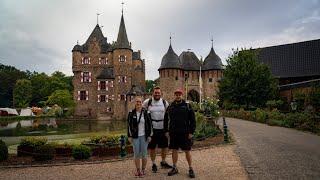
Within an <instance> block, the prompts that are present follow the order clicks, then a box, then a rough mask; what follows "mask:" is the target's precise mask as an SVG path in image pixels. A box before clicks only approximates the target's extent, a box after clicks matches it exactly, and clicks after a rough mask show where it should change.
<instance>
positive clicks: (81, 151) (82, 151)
mask: <svg viewBox="0 0 320 180" xmlns="http://www.w3.org/2000/svg"><path fill="white" fill-rule="evenodd" d="M90 156H91V149H90V148H89V147H88V146H85V145H76V146H74V147H73V148H72V157H73V158H74V159H78V160H81V159H89V158H90Z"/></svg>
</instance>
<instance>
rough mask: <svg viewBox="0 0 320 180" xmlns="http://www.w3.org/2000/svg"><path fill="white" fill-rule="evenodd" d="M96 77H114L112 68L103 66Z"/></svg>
mask: <svg viewBox="0 0 320 180" xmlns="http://www.w3.org/2000/svg"><path fill="white" fill-rule="evenodd" d="M97 79H114V74H113V68H104V69H103V70H102V71H101V73H100V74H99V75H98V76H97Z"/></svg>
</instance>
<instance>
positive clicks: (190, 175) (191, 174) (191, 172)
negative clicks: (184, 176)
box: [189, 169, 196, 178]
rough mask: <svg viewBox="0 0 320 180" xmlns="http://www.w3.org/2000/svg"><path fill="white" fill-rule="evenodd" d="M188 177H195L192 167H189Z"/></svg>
mask: <svg viewBox="0 0 320 180" xmlns="http://www.w3.org/2000/svg"><path fill="white" fill-rule="evenodd" d="M189 177H190V178H195V177H196V175H195V174H194V171H193V169H189Z"/></svg>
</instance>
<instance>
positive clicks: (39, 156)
mask: <svg viewBox="0 0 320 180" xmlns="http://www.w3.org/2000/svg"><path fill="white" fill-rule="evenodd" d="M54 154H55V149H54V146H53V145H52V144H44V145H40V146H37V147H35V149H34V151H33V156H32V157H33V158H34V160H36V161H46V160H52V159H53V157H54Z"/></svg>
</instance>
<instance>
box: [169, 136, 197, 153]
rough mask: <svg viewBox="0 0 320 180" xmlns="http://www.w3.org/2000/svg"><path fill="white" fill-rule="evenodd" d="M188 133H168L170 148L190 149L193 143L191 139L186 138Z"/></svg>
mask: <svg viewBox="0 0 320 180" xmlns="http://www.w3.org/2000/svg"><path fill="white" fill-rule="evenodd" d="M188 136H189V134H173V133H170V145H169V148H170V149H176V150H178V149H181V150H183V151H190V150H191V146H192V145H193V140H192V139H189V138H188Z"/></svg>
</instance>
